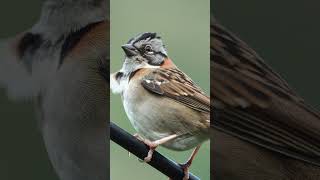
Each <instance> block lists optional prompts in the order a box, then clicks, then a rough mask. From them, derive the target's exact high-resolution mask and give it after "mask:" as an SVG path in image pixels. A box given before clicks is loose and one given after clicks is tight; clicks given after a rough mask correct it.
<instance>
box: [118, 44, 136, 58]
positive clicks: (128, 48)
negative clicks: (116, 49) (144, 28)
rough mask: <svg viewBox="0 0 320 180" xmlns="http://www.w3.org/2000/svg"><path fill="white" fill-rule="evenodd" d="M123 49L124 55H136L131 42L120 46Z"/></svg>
mask: <svg viewBox="0 0 320 180" xmlns="http://www.w3.org/2000/svg"><path fill="white" fill-rule="evenodd" d="M121 47H122V49H123V51H124V52H125V53H126V56H128V57H131V56H135V55H137V54H138V53H137V50H136V48H135V47H133V46H132V45H131V44H125V45H122V46H121Z"/></svg>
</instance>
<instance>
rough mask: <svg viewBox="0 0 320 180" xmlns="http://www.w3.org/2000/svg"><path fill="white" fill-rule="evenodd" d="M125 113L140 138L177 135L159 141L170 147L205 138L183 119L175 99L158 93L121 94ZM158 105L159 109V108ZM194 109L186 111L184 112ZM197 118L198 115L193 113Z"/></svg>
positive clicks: (186, 146)
mask: <svg viewBox="0 0 320 180" xmlns="http://www.w3.org/2000/svg"><path fill="white" fill-rule="evenodd" d="M123 105H124V109H125V111H126V114H127V116H128V118H129V120H130V122H131V124H132V126H133V127H134V128H135V130H136V131H137V132H138V133H139V135H142V136H143V137H144V138H146V139H148V140H151V141H155V140H159V139H162V138H164V137H168V136H170V135H173V134H176V135H178V137H177V138H175V139H173V140H170V141H169V142H167V143H165V144H163V146H164V147H166V148H169V149H173V150H188V149H191V148H193V147H195V146H197V145H198V144H200V143H202V142H203V141H205V140H206V139H207V138H206V136H205V135H203V134H202V133H200V132H197V130H196V129H195V130H191V129H192V128H190V126H189V125H188V124H186V123H184V118H187V117H184V116H183V115H181V114H182V113H181V112H179V109H180V108H177V105H176V103H175V102H173V101H172V100H170V99H164V98H160V97H153V98H152V100H151V98H148V97H141V99H140V98H139V96H137V94H135V97H134V96H130V97H125V98H123ZM160 107H161V109H160ZM193 114H194V113H192V112H191V110H190V112H186V114H184V115H185V116H192V115H193ZM195 118H199V117H195Z"/></svg>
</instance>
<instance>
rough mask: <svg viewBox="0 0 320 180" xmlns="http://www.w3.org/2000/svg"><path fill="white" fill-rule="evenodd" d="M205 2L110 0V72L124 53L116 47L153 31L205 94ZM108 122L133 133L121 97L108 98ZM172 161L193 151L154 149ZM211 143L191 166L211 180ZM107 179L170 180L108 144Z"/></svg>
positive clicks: (201, 150)
mask: <svg viewBox="0 0 320 180" xmlns="http://www.w3.org/2000/svg"><path fill="white" fill-rule="evenodd" d="M209 13H210V6H209V0H201V1H194V0H175V1H172V0H162V1H156V0H135V1H133V0H112V1H111V72H114V71H117V70H119V69H120V68H121V66H122V62H123V59H124V53H123V51H122V49H121V48H120V47H121V45H122V44H125V43H126V42H127V41H128V40H129V39H130V38H131V37H134V36H135V35H137V34H138V33H141V32H147V31H149V32H157V33H159V35H160V36H161V37H162V39H163V41H164V43H165V45H166V48H167V51H168V54H169V57H170V58H171V59H172V60H173V61H174V62H175V64H176V65H177V66H178V67H179V68H180V69H181V70H183V71H184V72H185V73H187V74H188V75H189V76H190V77H191V78H192V79H193V80H194V81H195V82H196V83H197V84H198V85H199V86H201V87H202V88H203V89H204V90H205V91H206V92H207V93H208V94H209V87H210V84H209V80H210V75H209V74H210V70H209V63H210V62H209V23H210V19H209ZM110 108H111V111H110V112H111V120H112V121H113V122H115V123H116V124H118V125H119V126H120V127H122V128H124V129H125V130H127V131H129V132H130V133H131V134H134V133H135V130H134V129H133V127H132V126H131V124H130V122H129V120H128V119H127V116H126V114H125V112H124V110H123V107H122V103H121V100H120V96H119V95H112V96H111V106H110ZM157 150H158V151H160V152H161V153H162V154H164V155H165V156H167V157H169V158H171V159H173V160H175V161H176V162H181V163H183V162H185V161H186V160H187V158H188V157H189V155H190V154H191V152H192V150H191V151H186V152H175V151H170V150H167V149H164V148H159V149H157ZM209 154H210V153H209V142H207V143H205V144H204V145H203V146H202V147H201V149H200V152H199V154H198V156H197V157H196V159H195V160H194V163H193V165H192V166H191V171H192V172H193V173H194V174H195V175H197V176H199V177H200V178H201V179H202V180H209V179H210V175H209V173H210V165H209V164H210V162H209V159H210V157H209ZM110 157H111V161H110V164H111V179H113V180H124V179H128V178H129V177H130V179H141V180H149V179H152V180H167V179H168V178H167V177H166V176H164V175H162V174H161V173H159V172H158V171H157V170H155V169H153V168H151V167H150V166H149V165H147V164H145V163H140V162H139V161H138V160H137V158H136V157H135V156H131V157H129V156H128V152H127V151H125V150H123V149H122V148H120V147H119V146H118V145H116V144H115V143H112V142H111V156H110Z"/></svg>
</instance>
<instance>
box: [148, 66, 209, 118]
mask: <svg viewBox="0 0 320 180" xmlns="http://www.w3.org/2000/svg"><path fill="white" fill-rule="evenodd" d="M142 86H143V87H144V88H146V89H147V90H149V91H150V92H152V93H156V94H158V95H163V96H166V97H169V98H171V99H173V100H175V101H177V102H179V103H181V104H183V105H185V106H188V107H190V108H192V109H194V110H197V111H200V112H204V113H210V99H209V97H208V96H206V95H205V93H204V92H203V91H202V90H201V89H200V88H199V87H198V86H197V85H196V84H195V83H194V82H193V81H192V80H191V79H190V78H189V77H188V76H187V75H186V74H184V73H183V72H182V71H180V70H179V69H177V68H169V69H167V68H159V69H155V70H154V71H152V72H151V73H149V74H148V75H146V76H145V77H144V80H143V81H142Z"/></svg>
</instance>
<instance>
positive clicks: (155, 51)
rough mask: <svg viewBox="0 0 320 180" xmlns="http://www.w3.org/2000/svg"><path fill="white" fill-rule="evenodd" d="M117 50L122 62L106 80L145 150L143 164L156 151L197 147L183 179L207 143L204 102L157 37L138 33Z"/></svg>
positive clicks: (207, 106) (207, 117)
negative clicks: (119, 50) (198, 152)
mask: <svg viewBox="0 0 320 180" xmlns="http://www.w3.org/2000/svg"><path fill="white" fill-rule="evenodd" d="M122 48H123V50H124V52H125V55H126V57H125V60H124V63H123V66H122V69H121V70H120V71H118V72H116V73H114V74H112V75H111V77H110V81H111V89H112V91H113V92H114V93H120V94H121V98H122V102H123V106H124V109H125V112H126V114H127V116H128V118H129V120H130V122H131V124H132V125H133V127H134V128H135V129H136V130H137V132H138V133H139V135H138V136H140V135H141V136H142V137H138V138H140V139H142V140H143V141H144V142H145V143H146V144H147V145H148V146H149V147H150V150H149V153H148V155H147V157H146V158H145V159H144V160H145V161H146V162H148V161H150V160H151V158H152V153H153V151H154V149H155V148H156V147H157V146H159V145H162V146H164V147H166V148H169V149H172V150H177V151H183V150H188V149H191V148H194V147H196V148H195V150H194V152H193V153H192V155H191V157H190V158H189V160H188V161H187V163H186V164H184V166H183V168H184V170H185V177H184V179H188V167H189V166H190V165H191V162H192V160H193V158H194V156H195V154H196V153H197V151H198V149H199V147H200V145H201V143H203V142H204V141H205V140H207V139H208V138H207V137H208V136H207V132H208V130H209V127H210V99H209V97H208V96H207V95H206V94H205V93H204V92H203V91H202V90H201V89H200V88H199V87H198V86H197V85H196V84H195V83H194V82H193V81H192V80H191V79H190V78H189V77H188V76H187V75H186V74H185V73H183V72H182V71H181V70H179V69H178V68H177V66H176V65H175V64H174V63H173V62H172V60H171V59H170V58H169V57H168V54H167V51H166V49H165V47H164V44H163V42H162V40H161V38H160V37H159V36H157V34H156V33H149V32H146V33H142V34H140V35H138V36H136V37H134V38H132V39H131V40H129V42H128V43H127V44H125V45H123V46H122Z"/></svg>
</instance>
